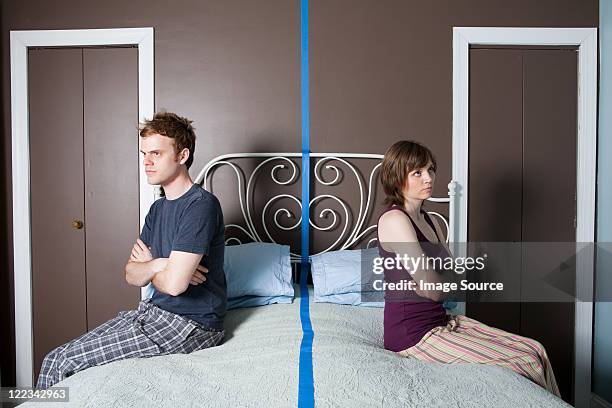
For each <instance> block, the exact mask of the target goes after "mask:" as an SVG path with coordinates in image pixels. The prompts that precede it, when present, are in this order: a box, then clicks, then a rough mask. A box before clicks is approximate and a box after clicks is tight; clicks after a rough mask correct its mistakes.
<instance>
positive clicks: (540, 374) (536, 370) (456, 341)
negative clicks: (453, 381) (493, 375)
mask: <svg viewBox="0 0 612 408" xmlns="http://www.w3.org/2000/svg"><path fill="white" fill-rule="evenodd" d="M398 354H400V355H402V356H404V357H411V358H416V359H419V360H422V361H428V362H437V363H448V364H452V363H478V364H493V365H498V366H502V367H506V368H509V369H511V370H513V371H515V372H517V373H518V374H520V375H522V376H524V377H527V378H528V379H530V380H531V381H533V382H535V383H536V384H538V385H540V386H542V387H544V388H546V389H547V390H548V391H550V392H551V393H553V394H554V395H556V396H557V397H560V393H559V388H558V387H557V382H556V380H555V375H554V373H553V370H552V367H551V365H550V361H549V360H548V356H547V355H546V350H545V349H544V346H542V345H541V344H540V343H539V342H537V341H535V340H533V339H530V338H527V337H522V336H518V335H515V334H511V333H508V332H506V331H503V330H500V329H496V328H494V327H490V326H487V325H486V324H483V323H480V322H479V321H477V320H474V319H470V318H469V317H466V316H463V315H457V316H449V321H448V324H447V325H446V326H441V327H435V328H433V329H431V330H430V331H429V332H427V333H426V334H425V336H423V338H422V339H421V340H420V341H419V342H418V343H417V344H416V345H414V346H412V347H410V348H407V349H406V350H403V351H400V352H399V353H398Z"/></svg>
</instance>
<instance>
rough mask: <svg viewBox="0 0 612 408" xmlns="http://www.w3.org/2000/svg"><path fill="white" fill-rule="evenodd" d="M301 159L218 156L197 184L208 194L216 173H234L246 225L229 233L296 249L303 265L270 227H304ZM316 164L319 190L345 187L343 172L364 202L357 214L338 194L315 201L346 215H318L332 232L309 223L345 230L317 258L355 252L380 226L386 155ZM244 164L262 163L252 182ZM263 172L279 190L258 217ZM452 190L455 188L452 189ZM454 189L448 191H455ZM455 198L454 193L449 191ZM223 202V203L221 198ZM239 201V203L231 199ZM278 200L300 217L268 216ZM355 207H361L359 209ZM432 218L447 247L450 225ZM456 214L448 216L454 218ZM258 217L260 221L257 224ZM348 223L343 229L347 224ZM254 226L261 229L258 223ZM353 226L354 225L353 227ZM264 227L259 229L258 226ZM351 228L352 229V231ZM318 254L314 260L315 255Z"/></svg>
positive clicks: (333, 157) (320, 158)
mask: <svg viewBox="0 0 612 408" xmlns="http://www.w3.org/2000/svg"><path fill="white" fill-rule="evenodd" d="M301 157H302V155H301V153H230V154H224V155H221V156H217V157H215V158H214V159H212V160H211V161H209V162H208V163H207V164H206V165H205V166H204V168H202V170H201V171H200V172H199V174H198V175H197V177H196V179H195V180H194V181H195V182H196V183H198V184H201V185H202V186H203V187H204V188H205V189H206V190H208V191H211V192H213V193H214V191H212V179H213V178H214V174H215V170H217V169H218V168H220V167H222V166H227V167H229V168H230V169H231V170H232V172H233V173H234V174H235V176H236V180H237V187H238V197H237V198H238V203H239V205H240V213H241V215H242V222H243V224H242V225H241V224H240V223H229V224H226V226H225V228H226V231H228V230H230V229H232V228H233V229H237V230H239V231H240V232H241V233H242V234H244V235H245V236H246V237H247V238H248V239H250V240H251V241H254V242H274V243H282V244H286V245H290V246H291V247H292V249H293V250H292V251H291V259H292V261H293V262H298V261H299V259H300V256H299V249H298V248H297V246H296V245H295V243H292V242H277V240H276V239H275V238H274V237H273V236H274V235H275V234H274V233H273V232H271V231H270V229H271V228H272V225H270V218H271V221H272V222H273V225H274V226H275V227H276V228H277V230H278V231H285V232H287V231H294V230H295V231H299V230H298V228H299V227H300V225H301V222H302V220H301V216H300V215H301V208H302V204H301V200H300V197H299V191H301V190H299V189H297V191H298V192H296V191H295V190H296V185H297V182H298V180H299V179H300V169H299V164H300V161H301ZM310 157H311V159H312V160H313V161H314V169H313V175H314V182H315V187H316V186H320V187H323V188H328V189H329V188H331V187H334V186H338V185H340V183H342V182H343V180H345V177H344V171H343V169H344V168H346V170H347V173H348V174H350V175H351V176H352V177H354V179H355V180H356V183H357V186H358V192H357V193H358V196H359V207H358V208H353V206H351V205H350V204H349V203H347V200H346V199H342V198H341V197H338V196H337V195H335V194H317V195H315V196H314V197H312V198H311V199H310V205H311V207H313V206H315V205H319V203H320V202H322V201H323V200H332V201H333V202H335V203H336V206H337V208H341V209H342V213H343V214H342V215H343V217H340V216H339V211H336V210H335V209H332V208H330V207H329V206H327V207H325V208H323V209H322V210H320V211H319V213H318V217H319V218H320V219H321V218H326V217H327V216H331V224H329V225H327V226H324V227H323V226H319V225H317V224H316V223H315V222H314V221H313V220H312V219H309V224H310V226H311V227H312V228H313V229H314V230H316V231H322V232H324V231H334V230H337V229H340V228H338V227H339V226H340V225H341V231H340V235H339V236H338V237H337V238H336V239H335V240H333V242H332V243H331V244H329V245H328V246H327V247H326V248H325V249H323V250H320V251H317V252H316V253H323V252H327V251H332V250H339V249H350V248H354V247H355V246H356V245H357V244H358V243H360V242H361V241H362V240H364V238H365V237H367V236H368V234H370V233H372V232H373V231H375V229H376V224H371V225H367V224H368V223H367V221H369V217H371V212H372V208H373V206H374V204H373V196H374V191H375V184H376V181H377V179H378V178H377V177H376V175H377V172H378V170H379V169H380V166H381V161H382V158H383V155H380V154H357V153H311V154H310ZM241 160H242V161H244V160H248V161H251V162H252V161H253V160H255V161H258V163H257V165H255V166H254V168H253V169H252V170H251V171H250V174H248V177H246V176H245V169H244V168H243V167H242V166H241V165H240V162H241ZM357 161H359V162H360V163H364V161H368V162H369V166H361V167H368V168H369V174H368V177H367V182H366V181H364V179H363V178H362V175H361V171H360V166H357V165H356V163H355V162H357ZM263 169H269V178H270V180H269V181H271V182H272V183H274V184H273V186H275V191H274V193H276V194H274V195H273V196H272V197H271V198H269V199H268V200H267V201H265V204H263V207H262V209H261V211H260V212H259V214H257V211H254V209H253V204H252V202H253V196H254V194H255V191H254V190H255V188H254V186H255V183H256V180H257V179H258V177H260V176H261V175H262V174H263V173H265V172H263V171H262V170H263ZM281 169H282V171H285V172H288V177H287V176H285V177H284V178H282V179H281V177H279V176H278V172H279V171H281ZM323 170H326V171H330V172H332V175H333V178H332V179H331V180H325V179H324V177H323V176H322V174H321V173H322V171H323ZM451 184H452V183H451ZM289 186H293V190H294V191H293V192H290V191H287V192H282V191H281V190H282V189H283V188H288V187H289ZM451 187H452V186H451V185H449V189H451ZM449 193H450V194H452V193H453V192H452V189H451V191H449ZM219 198H220V200H221V202H222V203H223V200H222V198H221V197H219ZM232 199H234V198H232ZM279 200H289V202H292V203H293V204H294V208H295V209H297V211H295V213H294V212H292V211H291V210H290V209H289V208H287V207H286V206H285V207H281V208H278V209H276V211H274V213H273V215H272V216H271V217H270V216H267V212H268V211H269V209H270V208H271V206H273V205H274V203H276V202H277V201H279ZM429 201H432V202H437V203H450V199H449V198H448V197H444V198H430V199H429ZM355 204H356V203H355ZM428 213H429V214H431V215H433V216H436V217H438V218H439V219H440V220H441V221H442V224H443V225H444V227H445V229H446V231H447V234H446V235H447V241H448V235H449V234H448V232H449V223H448V221H447V219H446V218H445V217H444V216H443V215H442V214H441V213H439V212H437V211H428ZM450 213H451V212H449V214H450ZM350 214H355V216H354V217H350V216H349V215H350ZM281 215H284V216H285V218H286V220H285V222H286V221H288V220H291V224H290V225H283V223H281V222H280V221H279V216H281ZM255 217H259V220H257V219H256V218H255ZM342 219H344V223H342ZM255 220H257V221H258V223H256V222H254V221H255ZM350 220H353V222H352V223H351V222H350ZM259 222H260V224H259ZM349 224H352V225H349ZM375 241H376V238H371V239H370V240H368V241H367V244H366V246H370V245H372V244H373V243H374V242H375ZM226 243H227V244H231V243H238V244H240V243H242V240H240V239H239V238H237V237H229V238H227V240H226ZM314 254H315V253H313V254H311V255H314Z"/></svg>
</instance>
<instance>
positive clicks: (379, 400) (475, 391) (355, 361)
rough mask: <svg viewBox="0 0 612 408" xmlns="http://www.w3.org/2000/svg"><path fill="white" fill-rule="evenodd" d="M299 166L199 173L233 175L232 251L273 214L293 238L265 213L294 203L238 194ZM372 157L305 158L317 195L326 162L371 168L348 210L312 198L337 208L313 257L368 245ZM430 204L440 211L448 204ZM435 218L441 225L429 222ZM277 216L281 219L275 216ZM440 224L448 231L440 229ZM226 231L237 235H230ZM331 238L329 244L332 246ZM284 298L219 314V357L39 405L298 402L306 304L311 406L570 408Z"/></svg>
mask: <svg viewBox="0 0 612 408" xmlns="http://www.w3.org/2000/svg"><path fill="white" fill-rule="evenodd" d="M298 157H299V154H283V155H280V154H263V153H262V154H256V155H225V156H221V157H219V158H216V159H215V160H213V161H211V162H210V163H208V164H207V165H206V166H205V167H204V168H203V169H202V172H201V173H200V174H199V176H198V178H197V179H196V181H197V182H201V183H202V184H203V185H204V186H205V187H206V188H210V185H211V184H210V183H209V181H208V180H209V178H210V177H212V174H213V170H214V169H215V168H216V167H219V166H226V167H228V168H229V169H230V170H231V172H230V173H229V175H235V176H236V180H237V185H238V189H239V190H238V191H239V198H238V200H237V201H236V203H237V205H236V208H234V210H236V212H237V213H238V214H239V215H242V217H243V221H244V222H243V223H242V224H239V223H228V224H227V225H226V228H227V233H228V236H227V243H228V244H239V243H242V241H243V240H244V239H249V240H253V241H268V242H276V241H277V240H278V238H277V237H278V236H279V235H275V232H274V231H272V228H271V226H270V225H266V214H267V213H268V214H272V218H271V219H272V221H273V226H274V227H275V228H276V230H277V231H276V234H280V236H282V237H284V239H288V240H291V239H294V237H293V238H292V237H291V236H287V235H286V234H288V233H290V232H291V231H292V230H296V229H298V227H299V222H296V221H295V218H294V219H293V222H291V223H290V225H287V220H291V218H292V217H291V216H290V214H292V212H291V210H290V209H288V208H283V207H279V208H276V209H275V207H274V204H275V203H276V202H277V201H278V200H280V199H288V200H289V201H290V202H292V203H293V205H297V204H298V203H299V200H297V198H296V196H295V195H294V194H295V193H290V194H288V193H282V194H277V195H274V196H273V197H272V198H271V199H269V200H267V201H266V200H263V201H261V200H260V201H259V207H260V209H258V210H257V211H256V210H255V209H254V208H253V207H256V201H257V200H254V201H253V202H251V201H250V198H249V196H250V194H252V193H253V190H254V188H255V187H254V186H255V185H256V181H255V179H256V177H255V176H253V174H254V173H255V174H256V173H257V172H259V171H261V170H262V169H265V166H270V167H269V168H270V169H271V170H270V175H271V179H272V183H273V184H274V185H276V186H290V185H291V184H292V183H294V182H295V181H296V180H297V178H299V177H298V176H297V174H298V171H297V168H296V167H295V166H297V164H296V161H297V160H296V158H298ZM245 158H253V160H258V161H259V164H253V165H252V166H251V168H252V169H253V172H254V173H251V177H249V178H248V180H247V179H246V178H244V176H243V173H242V170H241V169H240V168H239V167H238V165H237V164H236V163H235V162H232V160H233V159H237V160H238V161H240V160H242V159H245ZM380 158H381V157H380V156H378V155H352V156H351V157H349V158H346V157H340V156H339V155H331V154H330V155H320V156H319V157H317V156H316V155H315V157H314V160H315V161H316V164H315V167H314V174H315V180H316V181H317V182H319V183H321V184H322V186H325V187H326V188H331V187H332V186H333V185H334V183H339V182H340V181H344V182H345V181H346V178H345V177H342V176H341V174H340V172H341V170H340V169H339V167H337V166H336V165H333V164H330V163H331V161H336V162H337V163H340V164H343V165H345V166H348V167H347V168H348V170H349V175H351V174H352V175H355V174H358V173H359V172H360V171H363V167H362V168H358V167H357V166H355V165H353V164H352V163H350V162H349V161H348V159H355V160H356V159H359V160H362V159H363V160H368V161H370V162H372V161H373V164H372V163H371V164H370V165H369V167H367V166H366V168H367V170H366V172H369V176H368V177H366V178H365V179H366V180H367V183H365V182H363V184H361V182H362V181H363V180H360V179H358V180H360V181H359V182H357V185H358V188H349V189H348V190H349V191H351V192H353V193H354V192H356V193H357V194H360V195H361V196H360V197H358V198H357V199H355V198H352V199H350V200H349V201H351V202H359V207H358V209H355V210H354V211H348V210H349V208H348V206H347V205H346V204H345V205H344V206H343V202H341V201H342V200H340V199H338V197H335V196H332V195H331V194H327V192H326V191H324V190H323V191H322V192H321V193H319V195H318V196H315V197H314V198H313V199H312V202H313V203H315V204H316V202H317V201H319V200H323V199H328V200H331V201H333V202H334V203H335V204H336V207H335V209H334V208H331V207H328V208H327V211H326V210H325V208H324V209H322V210H321V209H320V208H319V209H316V211H318V213H319V214H323V215H325V214H327V215H328V216H329V218H328V221H329V222H328V225H327V226H319V225H317V224H316V223H314V222H312V220H311V225H312V226H313V229H314V230H316V231H319V232H321V233H334V231H336V232H335V234H336V235H335V236H334V237H332V238H329V239H327V241H326V240H325V239H323V240H322V242H323V243H324V245H323V246H324V248H321V249H320V250H318V252H327V251H331V250H334V249H346V248H354V247H356V246H358V245H363V246H371V245H372V244H373V243H374V241H375V239H374V238H372V233H373V231H374V229H375V225H373V224H371V222H370V219H369V218H371V212H372V207H373V205H372V200H373V197H374V196H375V187H374V186H373V182H374V174H375V172H376V170H377V169H378V167H379V164H377V163H379V161H380ZM262 163H263V164H262ZM279 163H281V164H279ZM322 168H324V169H326V170H327V171H330V172H331V175H332V177H331V178H328V179H325V178H323V176H322V175H321V174H320V173H319V172H320V170H321V169H322ZM282 171H287V172H288V173H286V174H285V175H286V176H287V177H285V178H282V176H281V174H282ZM366 174H367V173H366ZM226 176H227V174H226ZM357 177H359V176H357ZM218 185H220V186H226V183H225V182H220V183H218ZM226 190H227V189H226ZM226 192H227V191H226ZM288 196H292V197H293V198H288ZM330 197H332V198H330ZM333 197H335V198H333ZM439 201H440V202H441V203H445V202H448V199H440V200H439ZM222 203H223V200H222ZM238 207H239V208H238ZM298 207H299V206H298ZM297 210H299V208H294V213H295V211H297ZM344 210H346V212H345V215H346V220H347V221H346V222H345V223H344V224H343V223H342V222H338V220H339V219H340V217H339V215H338V212H339V213H340V215H342V212H343V211H344ZM224 211H225V208H224ZM230 211H232V210H231V209H230ZM432 212H433V211H432ZM254 214H261V217H260V219H259V221H261V224H258V223H257V222H256V221H255V220H254V218H253V215H254ZM332 214H333V217H332ZM436 214H438V215H439V216H440V217H442V215H440V214H439V212H436ZM283 215H284V216H285V217H284V218H285V219H284V220H283V219H281V218H279V217H281V216H283ZM320 218H325V217H320ZM349 218H350V219H351V220H352V221H351V222H349V221H348V219H349ZM283 222H284V224H283ZM444 222H445V225H447V226H448V224H446V220H445V221H444ZM262 225H263V228H262ZM231 229H233V230H234V231H235V232H237V233H238V234H237V235H232V234H231V233H230V230H231ZM283 234H285V235H283ZM338 235H339V238H336V237H337V236H338ZM327 243H329V245H327ZM313 252H314V251H313ZM297 253H299V251H297V250H296V247H295V246H292V251H291V254H292V259H293V261H294V262H295V263H297V261H298V259H299V257H298V256H297ZM294 289H295V299H294V301H293V302H292V303H289V304H271V305H266V306H258V307H248V308H239V309H233V310H230V311H228V313H227V317H226V322H225V327H226V333H227V334H226V339H225V341H224V342H223V343H222V344H221V345H220V346H218V347H214V348H211V349H206V350H202V351H198V352H195V353H192V354H188V355H168V356H158V357H152V358H146V359H129V360H124V361H117V362H114V363H110V364H107V365H104V366H99V367H93V368H90V369H87V370H85V371H82V372H79V373H77V374H75V375H73V376H71V377H69V378H67V379H65V380H64V381H62V382H60V383H58V384H57V385H56V386H57V387H68V388H69V400H70V402H69V404H66V403H44V404H43V405H45V406H47V405H49V406H53V405H57V406H61V407H65V406H91V407H110V406H113V407H116V406H130V407H140V406H142V407H152V406H155V407H177V406H180V407H185V406H198V407H200V406H201V407H222V406H239V407H296V406H298V399H299V394H300V393H304V392H309V389H310V390H312V388H309V387H303V384H302V386H300V384H299V382H300V379H299V378H300V370H303V369H305V368H307V367H304V366H301V364H300V353H303V350H301V345H302V339H303V330H302V319H303V317H304V308H305V306H306V305H308V307H307V308H306V310H307V313H308V314H309V317H310V322H311V325H312V332H313V334H314V337H313V343H312V359H311V363H312V379H313V380H312V385H313V389H314V391H310V392H313V395H311V396H310V397H312V399H313V400H314V405H315V406H317V407H345V406H346V407H348V406H350V407H353V406H357V407H437V406H440V407H449V406H456V407H483V406H495V407H563V406H569V405H567V404H565V403H564V402H563V401H562V400H560V399H558V398H556V397H555V396H554V395H552V394H550V393H548V392H547V391H546V390H545V389H543V388H541V387H539V386H537V385H535V384H534V383H532V382H531V381H529V380H527V379H525V378H523V377H522V376H520V375H518V374H516V373H514V372H513V371H510V370H507V369H504V368H500V367H494V366H484V365H473V364H463V365H459V364H457V365H443V364H431V363H423V362H421V361H418V360H413V359H407V358H403V357H400V356H398V355H396V354H395V353H393V352H390V351H387V350H385V349H384V348H383V338H382V336H383V310H382V308H375V307H360V306H351V305H339V304H332V303H315V302H314V301H313V289H312V286H309V288H308V291H307V292H306V293H308V296H307V298H306V297H304V299H302V298H301V297H300V288H299V287H298V286H297V285H296V286H295V287H294ZM302 293H303V294H305V293H304V292H302ZM302 300H304V301H305V303H304V304H303V303H302ZM302 357H304V356H302ZM308 357H309V356H308ZM306 378H308V377H306ZM40 404H41V403H40V402H27V403H25V404H23V405H22V406H24V407H29V406H32V407H38V406H40Z"/></svg>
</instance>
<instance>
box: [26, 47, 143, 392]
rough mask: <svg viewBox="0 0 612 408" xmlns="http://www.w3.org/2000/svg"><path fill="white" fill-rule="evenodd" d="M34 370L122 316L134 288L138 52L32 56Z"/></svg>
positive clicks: (135, 295)
mask: <svg viewBox="0 0 612 408" xmlns="http://www.w3.org/2000/svg"><path fill="white" fill-rule="evenodd" d="M28 64H29V72H28V75H29V98H30V104H29V108H30V112H29V114H30V158H31V167H30V179H31V200H32V212H31V220H32V231H31V233H32V296H33V299H32V303H33V314H34V320H33V326H34V327H33V330H34V367H35V373H34V375H35V378H34V380H36V377H37V376H38V373H39V370H40V365H41V363H42V359H43V358H44V356H45V355H46V354H47V353H48V352H49V351H51V350H52V349H53V348H55V347H57V346H60V345H61V344H63V343H65V342H67V341H69V340H71V339H74V338H75V337H78V336H79V335H81V334H83V333H85V332H86V331H88V330H91V329H93V328H94V327H96V326H98V325H99V324H101V323H103V322H104V321H106V320H108V319H110V318H112V317H114V316H115V315H116V314H117V312H118V311H120V310H125V309H129V308H133V307H134V306H136V304H137V302H138V300H139V293H140V292H139V290H138V288H133V287H130V286H128V285H127V283H126V282H125V279H124V273H123V265H124V264H125V261H126V259H127V257H128V256H129V251H130V249H131V245H132V243H133V240H134V239H135V238H136V237H137V235H138V229H139V226H138V133H137V125H138V95H137V50H136V49H133V48H91V49H90V48H86V49H75V48H71V49H31V50H30V51H29V60H28Z"/></svg>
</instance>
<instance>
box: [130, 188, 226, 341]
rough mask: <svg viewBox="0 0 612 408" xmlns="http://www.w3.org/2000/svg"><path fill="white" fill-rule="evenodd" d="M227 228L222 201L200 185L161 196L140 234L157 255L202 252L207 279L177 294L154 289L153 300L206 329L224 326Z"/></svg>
mask: <svg viewBox="0 0 612 408" xmlns="http://www.w3.org/2000/svg"><path fill="white" fill-rule="evenodd" d="M224 228H225V227H224V225H223V213H222V212H221V205H220V204H219V200H217V198H216V197H215V196H214V195H212V194H211V193H209V192H208V191H206V190H204V189H203V188H202V187H201V186H200V185H198V184H194V185H193V186H191V188H190V189H189V190H188V191H187V192H186V193H185V194H183V195H182V196H180V197H179V198H176V199H174V200H168V199H167V198H166V197H162V198H160V199H158V200H156V201H155V202H154V203H153V205H152V206H151V209H150V210H149V214H147V217H146V219H145V226H144V227H143V228H142V233H141V234H140V239H141V240H142V241H143V242H144V243H145V244H146V245H147V246H148V247H151V254H152V255H153V258H169V257H170V252H171V251H182V252H191V253H194V254H202V255H203V257H202V260H201V261H200V265H204V266H205V267H207V268H208V273H206V274H205V276H206V281H204V283H201V284H199V285H191V284H190V285H189V286H188V288H187V290H186V291H185V292H183V293H181V294H180V295H178V296H171V295H167V294H165V293H162V292H160V291H158V290H157V289H155V290H154V293H153V298H152V301H153V303H154V304H156V305H157V306H159V307H160V308H162V309H164V310H167V311H169V312H172V313H175V314H177V315H181V316H185V317H187V318H188V319H192V320H195V321H196V322H198V323H200V324H201V325H202V326H204V327H205V328H209V329H215V330H221V329H222V328H223V318H224V317H225V309H226V305H227V286H226V282H225V273H224V271H223V256H224V251H225V242H224Z"/></svg>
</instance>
